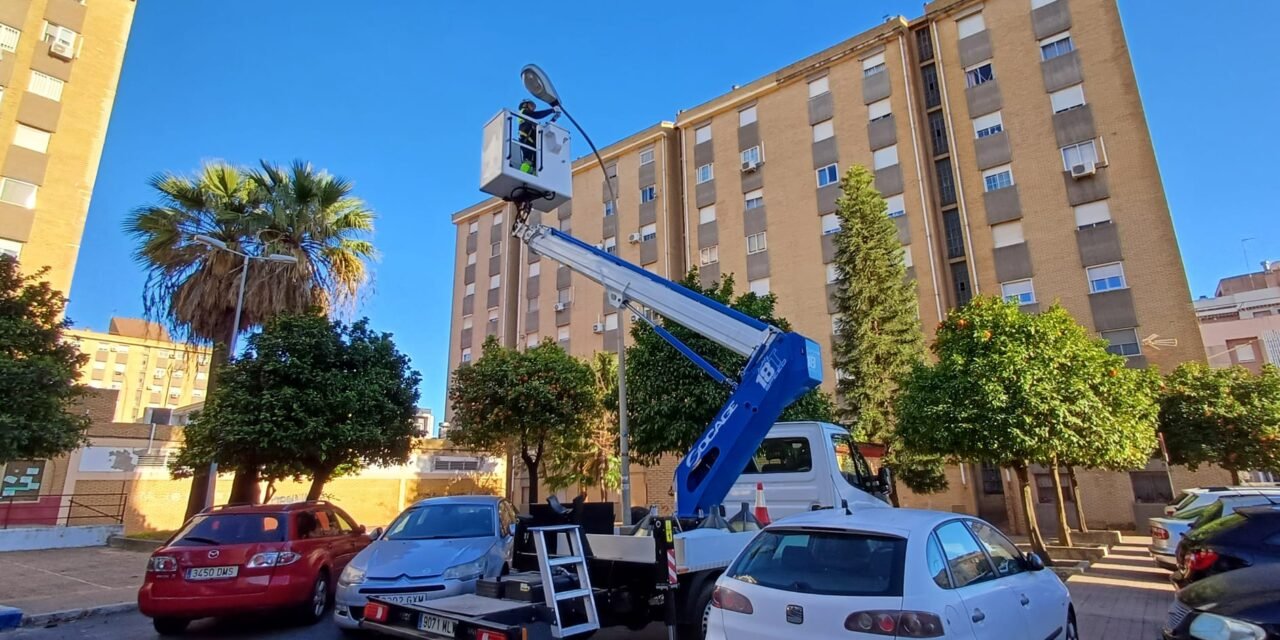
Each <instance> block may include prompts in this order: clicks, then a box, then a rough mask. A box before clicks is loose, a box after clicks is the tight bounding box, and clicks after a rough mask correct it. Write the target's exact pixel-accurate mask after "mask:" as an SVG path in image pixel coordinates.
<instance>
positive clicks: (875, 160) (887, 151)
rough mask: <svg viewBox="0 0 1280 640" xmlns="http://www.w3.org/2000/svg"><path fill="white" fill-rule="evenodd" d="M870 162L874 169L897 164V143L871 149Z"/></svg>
mask: <svg viewBox="0 0 1280 640" xmlns="http://www.w3.org/2000/svg"><path fill="white" fill-rule="evenodd" d="M871 164H872V166H873V167H875V170H876V171H879V170H881V169H884V168H885V167H892V166H893V165H895V164H898V145H896V144H895V145H893V146H889V147H885V148H883V149H877V150H875V151H872V152H871Z"/></svg>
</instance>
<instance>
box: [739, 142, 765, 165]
mask: <svg viewBox="0 0 1280 640" xmlns="http://www.w3.org/2000/svg"><path fill="white" fill-rule="evenodd" d="M740 155H741V156H742V166H743V167H746V166H748V165H759V164H760V163H761V162H763V161H764V159H763V158H762V157H761V156H760V145H756V146H754V147H751V148H750V149H744V150H743V151H742V153H741V154H740Z"/></svg>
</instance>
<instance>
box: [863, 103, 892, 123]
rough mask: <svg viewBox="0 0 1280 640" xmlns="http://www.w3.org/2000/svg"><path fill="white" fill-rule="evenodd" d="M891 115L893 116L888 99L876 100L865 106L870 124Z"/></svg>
mask: <svg viewBox="0 0 1280 640" xmlns="http://www.w3.org/2000/svg"><path fill="white" fill-rule="evenodd" d="M891 115H893V113H892V108H891V106H890V104H889V99H888V98H885V99H884V100H878V101H876V102H872V103H871V104H869V105H867V120H870V121H871V122H875V121H876V120H880V119H881V118H888V117H889V116H891Z"/></svg>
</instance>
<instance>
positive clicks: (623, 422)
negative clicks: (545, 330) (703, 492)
mask: <svg viewBox="0 0 1280 640" xmlns="http://www.w3.org/2000/svg"><path fill="white" fill-rule="evenodd" d="M520 79H521V80H522V81H524V88H525V89H528V90H529V93H531V94H533V97H535V98H537V99H539V100H541V101H543V102H545V103H547V104H548V105H551V107H553V108H555V109H556V110H557V111H559V112H561V113H563V114H564V115H565V116H566V117H568V118H569V122H572V123H573V127H574V128H575V129H577V130H578V133H581V134H582V139H583V140H586V141H587V146H589V147H591V153H592V154H593V155H595V157H596V162H597V163H598V164H599V165H600V170H601V171H603V172H604V174H605V179H604V184H605V186H606V187H608V188H609V201H610V202H613V203H614V206H617V202H618V195H617V194H616V193H614V192H613V181H612V180H610V179H609V172H608V171H607V170H606V169H605V166H604V158H601V157H600V151H599V150H598V149H596V144H595V143H594V142H592V141H591V136H589V135H587V132H586V131H584V130H583V129H582V125H580V124H578V121H577V120H574V119H573V114H570V113H569V111H568V110H567V109H565V108H564V105H563V104H561V102H560V94H559V92H557V91H556V89H555V86H553V85H552V84H551V78H550V77H548V76H547V72H545V71H543V70H542V68H541V67H539V66H538V65H536V64H527V65H525V66H524V68H523V69H521V70H520ZM617 295H618V304H617V309H618V458H619V466H620V467H622V469H621V473H620V475H621V478H620V482H619V484H620V485H621V489H622V524H624V525H626V526H631V449H630V442H629V441H630V439H631V438H630V434H629V430H628V428H627V338H626V336H627V319H626V314H625V313H623V311H625V310H626V309H629V307H628V306H627V305H626V301H625V299H624V298H622V294H621V293H618V294H617ZM610 297H611V298H612V295H611V296H610Z"/></svg>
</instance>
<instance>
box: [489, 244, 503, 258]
mask: <svg viewBox="0 0 1280 640" xmlns="http://www.w3.org/2000/svg"><path fill="white" fill-rule="evenodd" d="M501 253H502V243H501V242H494V243H492V244H490V245H489V256H490V257H492V256H496V255H500V254H501Z"/></svg>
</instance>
